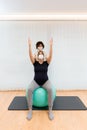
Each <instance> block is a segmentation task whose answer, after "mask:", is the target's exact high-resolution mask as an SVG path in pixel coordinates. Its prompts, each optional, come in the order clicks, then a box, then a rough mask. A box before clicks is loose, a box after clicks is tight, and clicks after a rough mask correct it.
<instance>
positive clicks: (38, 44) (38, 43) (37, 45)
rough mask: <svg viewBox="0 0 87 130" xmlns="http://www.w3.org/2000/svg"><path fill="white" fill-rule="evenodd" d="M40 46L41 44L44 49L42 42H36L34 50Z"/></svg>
mask: <svg viewBox="0 0 87 130" xmlns="http://www.w3.org/2000/svg"><path fill="white" fill-rule="evenodd" d="M40 44H41V45H42V47H43V48H44V44H43V42H42V41H38V42H37V43H36V49H37V48H38V47H39V46H40Z"/></svg>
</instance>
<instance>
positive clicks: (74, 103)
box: [8, 96, 87, 110]
mask: <svg viewBox="0 0 87 130" xmlns="http://www.w3.org/2000/svg"><path fill="white" fill-rule="evenodd" d="M8 110H28V105H27V100H26V97H25V96H16V97H14V99H13V101H12V102H11V104H10V105H9V107H8ZM33 110H48V107H34V106H33ZM53 110H87V107H86V106H85V105H84V104H83V102H82V101H81V100H80V98H79V97H77V96H56V98H55V100H54V105H53Z"/></svg>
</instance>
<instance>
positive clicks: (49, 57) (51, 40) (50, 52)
mask: <svg viewBox="0 0 87 130" xmlns="http://www.w3.org/2000/svg"><path fill="white" fill-rule="evenodd" d="M49 44H50V50H49V55H48V57H47V62H48V64H49V63H50V62H51V59H52V51H53V48H52V47H53V38H51V39H50V41H49Z"/></svg>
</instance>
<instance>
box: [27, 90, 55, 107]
mask: <svg viewBox="0 0 87 130" xmlns="http://www.w3.org/2000/svg"><path fill="white" fill-rule="evenodd" d="M52 91H53V100H54V99H55V97H56V89H55V88H54V87H53V88H52ZM26 98H28V89H26ZM32 100H33V106H35V107H45V106H48V92H47V90H45V89H44V88H43V87H39V88H37V89H35V90H34V92H33V94H32Z"/></svg>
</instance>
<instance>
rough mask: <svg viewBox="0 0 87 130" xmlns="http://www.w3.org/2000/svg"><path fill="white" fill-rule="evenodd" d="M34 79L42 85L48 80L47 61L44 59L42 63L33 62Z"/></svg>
mask: <svg viewBox="0 0 87 130" xmlns="http://www.w3.org/2000/svg"><path fill="white" fill-rule="evenodd" d="M33 65H34V72H35V75H34V80H35V81H36V82H37V83H38V84H39V85H43V84H44V83H45V82H46V81H47V80H48V75H47V71H48V65H49V64H48V63H47V61H44V62H43V63H42V64H40V63H39V62H38V61H35V62H34V64H33Z"/></svg>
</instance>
